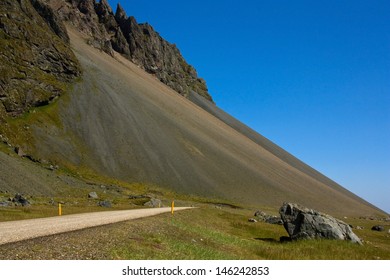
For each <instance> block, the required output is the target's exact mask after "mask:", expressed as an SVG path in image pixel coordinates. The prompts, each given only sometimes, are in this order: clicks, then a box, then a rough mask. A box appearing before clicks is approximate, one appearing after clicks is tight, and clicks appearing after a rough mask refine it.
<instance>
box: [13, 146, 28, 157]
mask: <svg viewBox="0 0 390 280" xmlns="http://www.w3.org/2000/svg"><path fill="white" fill-rule="evenodd" d="M15 153H16V154H17V155H18V156H20V157H25V156H27V154H26V153H25V152H24V151H23V150H22V148H20V147H15Z"/></svg>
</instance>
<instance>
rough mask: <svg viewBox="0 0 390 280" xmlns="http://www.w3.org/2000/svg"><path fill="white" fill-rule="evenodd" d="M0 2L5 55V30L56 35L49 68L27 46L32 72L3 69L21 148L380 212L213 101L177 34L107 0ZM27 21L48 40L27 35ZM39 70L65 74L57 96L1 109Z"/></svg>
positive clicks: (146, 176)
mask: <svg viewBox="0 0 390 280" xmlns="http://www.w3.org/2000/svg"><path fill="white" fill-rule="evenodd" d="M37 3H39V4H37ZM0 7H1V8H2V10H1V13H0V16H1V17H0V27H1V29H0V30H1V32H2V33H1V42H2V43H1V55H2V57H5V56H7V55H8V52H13V54H14V56H15V57H18V56H22V55H23V53H22V49H20V50H18V49H17V48H16V47H13V48H9V47H8V46H10V44H11V43H12V42H13V41H14V40H19V41H17V42H20V43H19V45H21V46H22V47H23V48H24V49H29V48H30V47H33V48H35V47H36V48H38V49H40V48H42V49H43V50H46V49H50V47H53V48H54V49H56V50H57V51H58V57H60V58H58V59H57V60H55V61H56V63H52V64H53V65H54V66H56V67H54V66H53V67H54V68H53V69H52V68H50V67H48V68H44V69H46V71H44V70H42V69H41V67H40V64H39V62H36V63H35V64H34V63H32V62H30V61H33V62H35V61H36V60H33V59H32V58H30V60H27V61H28V65H29V68H28V69H29V71H31V74H29V73H30V72H28V73H27V74H26V76H21V77H19V78H16V76H17V75H20V73H21V72H22V71H21V70H19V69H18V67H19V65H20V64H23V63H24V60H23V59H22V60H21V61H19V60H15V61H16V62H15V63H14V64H10V65H5V66H3V68H4V69H5V70H3V69H2V70H1V71H8V72H10V73H11V74H12V75H14V76H12V75H11V74H10V75H9V76H10V77H11V76H12V77H11V78H9V79H8V80H5V81H1V88H2V92H1V94H0V97H1V99H0V100H1V101H2V104H3V107H4V108H5V109H4V108H3V109H2V110H3V119H2V123H1V126H0V133H1V135H2V139H5V138H6V141H5V140H3V142H5V143H7V144H9V145H10V146H12V147H17V148H18V149H17V150H18V151H19V152H20V151H21V150H22V151H23V153H24V154H26V155H28V157H29V158H30V159H33V160H34V161H37V162H41V163H42V162H46V163H47V162H48V163H51V164H53V165H59V166H61V167H63V168H64V169H71V170H77V169H79V170H83V169H88V170H93V171H94V172H96V173H97V174H102V175H104V176H108V177H112V178H117V179H120V180H123V181H127V182H143V183H148V184H154V185H158V186H160V187H162V188H164V189H166V190H173V191H175V192H177V193H183V194H192V195H198V196H202V197H208V198H215V199H224V200H226V201H231V202H233V203H238V204H242V205H247V206H253V207H262V206H267V207H273V208H277V207H279V206H280V205H281V204H282V203H283V201H294V202H298V203H302V204H305V205H306V206H308V207H312V208H316V209H318V210H321V211H325V212H328V213H334V214H338V215H370V214H378V213H381V214H383V212H382V211H381V210H380V209H378V208H376V207H375V206H373V205H371V204H369V203H368V202H366V201H364V200H363V199H361V198H359V197H358V196H356V195H354V194H353V193H351V192H349V191H348V190H346V189H345V188H343V187H341V186H340V185H338V184H337V183H335V182H333V181H332V180H331V179H329V178H327V177H326V176H324V175H322V174H320V173H319V172H317V171H316V170H314V169H313V168H311V167H310V166H308V165H306V164H304V163H303V162H301V161H300V160H298V159H297V158H295V157H294V156H292V155H291V154H289V153H287V152H286V151H284V150H283V149H282V148H280V147H278V146H277V145H275V144H274V143H272V142H271V141H269V140H268V139H266V138H265V137H263V136H261V135H260V134H258V133H257V132H255V131H253V130H251V129H250V128H249V127H247V126H245V125H244V124H242V123H241V122H239V121H238V120H236V119H234V118H233V117H232V116H230V115H228V114H227V113H226V112H224V111H222V110H221V109H219V108H218V107H217V106H216V105H215V104H214V103H213V102H212V98H211V96H210V95H209V93H208V92H207V87H206V84H205V82H204V81H203V80H202V79H201V78H198V76H197V73H196V71H195V69H194V68H193V67H191V66H189V65H188V64H187V63H186V62H185V60H184V58H183V57H182V56H181V54H180V52H179V50H178V49H177V48H176V46H174V45H172V44H170V43H168V42H166V41H165V40H164V39H162V38H161V37H160V35H158V33H157V32H156V31H154V29H153V28H152V27H151V26H150V25H149V24H138V23H137V22H136V20H135V19H134V18H133V17H127V16H126V13H125V12H124V10H123V9H122V8H121V7H120V6H119V5H118V7H117V10H116V13H115V14H114V13H113V11H112V9H111V8H110V7H109V6H108V4H107V2H106V1H104V0H102V1H100V2H99V3H96V2H95V1H94V0H67V1H64V0H46V1H43V0H40V1H38V0H19V1H11V0H6V1H3V2H2V4H1V6H0ZM11 8H12V11H13V14H11V12H10V11H11ZM54 15H56V16H54ZM19 19H23V20H19ZM21 22H29V24H25V25H20V24H21ZM15 26H17V28H15V30H16V31H15V32H14V33H10V32H9V31H8V30H11V29H12V28H11V27H15ZM39 26H40V28H42V29H41V30H40V29H38V27H39ZM30 29H31V30H34V32H37V33H38V34H39V35H40V36H45V37H43V38H48V39H47V40H46V41H50V42H51V43H45V40H44V39H41V40H37V41H36V42H32V41H31V40H32V39H31V38H30V37H28V36H27V35H25V34H29V32H33V31H29V30H30ZM18 30H19V31H18ZM26 30H27V31H26ZM38 34H37V36H38ZM22 42H23V43H22ZM25 42H26V43H25ZM23 44H27V45H23ZM57 44H58V46H57ZM11 49H12V51H11ZM39 53H45V51H40V52H39ZM31 57H33V58H34V59H36V56H34V55H32V56H31ZM51 57H52V56H49V57H48V60H49V62H50V58H51ZM42 59H43V58H42ZM64 65H72V67H73V68H71V69H72V71H69V70H68V68H69V67H65V66H64ZM49 66H50V64H49ZM61 67H62V68H61ZM58 69H60V70H58ZM61 69H62V70H61ZM40 71H44V73H46V74H45V75H51V77H55V79H54V80H55V81H56V82H57V81H58V82H59V83H62V84H63V86H62V87H60V86H59V88H60V89H61V91H60V92H56V93H55V96H59V98H55V97H53V96H50V95H47V96H46V95H44V96H46V97H45V98H46V99H45V100H46V101H44V102H30V103H26V102H25V103H23V102H19V103H18V102H14V104H16V105H14V107H15V108H17V109H15V110H9V107H7V104H8V103H9V101H8V100H10V99H12V98H14V96H15V92H14V91H13V90H10V89H9V88H8V87H10V86H12V87H14V88H16V89H17V88H18V84H15V85H14V84H13V82H14V81H16V82H18V83H20V84H22V85H23V84H28V83H32V84H33V85H34V84H38V85H45V82H47V81H52V80H51V79H42V78H41V76H39V75H38V74H36V73H40ZM11 81H12V82H11ZM62 84H61V85H62ZM44 89H46V91H47V92H49V93H50V92H51V91H50V87H46V88H44ZM23 92H25V91H23ZM34 92H35V91H34V90H33V89H32V90H31V93H29V94H30V95H32V96H35V95H34ZM37 92H39V90H38V91H37ZM16 96H17V95H16ZM37 96H38V95H37ZM54 100H55V102H53V101H54ZM7 102H8V103H7ZM47 104H49V105H48V106H45V107H44V108H43V109H42V110H39V108H36V109H34V106H42V105H47ZM22 105H23V106H22ZM0 107H1V106H0ZM14 107H13V108H14ZM0 110H1V109H0ZM22 113H25V114H24V116H23V117H16V116H18V115H21V114H22ZM26 170H27V169H26ZM26 172H28V171H26ZM0 176H1V175H0ZM0 179H1V177H0ZM3 181H4V180H3ZM1 182H2V180H0V184H1ZM7 182H9V180H8V181H7ZM9 184H12V182H11V183H9ZM7 187H8V188H10V187H9V186H1V188H2V189H7ZM12 190H17V187H16V186H14V187H13V188H12ZM23 190H24V191H25V187H24V189H23Z"/></svg>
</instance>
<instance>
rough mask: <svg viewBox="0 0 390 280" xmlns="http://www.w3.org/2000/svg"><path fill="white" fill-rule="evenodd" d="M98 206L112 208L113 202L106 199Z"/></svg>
mask: <svg viewBox="0 0 390 280" xmlns="http://www.w3.org/2000/svg"><path fill="white" fill-rule="evenodd" d="M98 206H100V207H105V208H111V207H112V204H111V202H110V201H108V200H104V201H99V203H98Z"/></svg>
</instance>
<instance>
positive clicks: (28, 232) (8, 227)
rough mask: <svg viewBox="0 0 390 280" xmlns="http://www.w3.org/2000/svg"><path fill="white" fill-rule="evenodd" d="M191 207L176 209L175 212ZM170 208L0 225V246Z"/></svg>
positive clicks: (125, 219) (88, 214) (96, 213)
mask: <svg viewBox="0 0 390 280" xmlns="http://www.w3.org/2000/svg"><path fill="white" fill-rule="evenodd" d="M190 208H191V207H176V208H175V211H180V210H185V209H190ZM170 211H171V208H169V207H165V208H150V209H135V210H121V211H106V212H94V213H84V214H75V215H66V216H58V217H51V218H42V219H31V220H23V221H11V222H2V223H0V245H2V244H6V243H11V242H17V241H21V240H26V239H32V238H36V237H41V236H47V235H53V234H57V233H63V232H69V231H74V230H79V229H83V228H89V227H95V226H101V225H107V224H112V223H117V222H122V221H127V220H133V219H138V218H142V217H148V216H154V215H158V214H162V213H167V212H170Z"/></svg>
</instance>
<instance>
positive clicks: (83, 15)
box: [45, 0, 212, 101]
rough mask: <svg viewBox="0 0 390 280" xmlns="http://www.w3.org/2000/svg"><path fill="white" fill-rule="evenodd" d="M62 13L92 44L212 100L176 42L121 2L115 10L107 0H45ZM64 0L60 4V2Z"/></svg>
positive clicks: (178, 87)
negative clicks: (131, 14) (137, 18)
mask: <svg viewBox="0 0 390 280" xmlns="http://www.w3.org/2000/svg"><path fill="white" fill-rule="evenodd" d="M45 1H46V2H47V3H48V4H49V5H50V6H52V7H53V8H54V7H57V9H56V10H57V11H58V12H59V17H60V18H61V19H62V20H63V21H65V22H68V23H69V24H71V25H73V26H75V27H76V28H77V29H78V30H80V31H81V32H83V33H85V34H87V35H89V36H90V37H91V40H90V44H91V45H93V46H94V47H97V48H100V49H101V50H103V51H105V52H106V53H108V54H111V55H113V51H116V52H119V53H120V54H122V55H124V56H125V57H126V58H128V59H129V60H131V61H132V62H134V63H135V64H137V65H138V66H140V67H141V68H143V69H144V70H145V71H147V72H149V73H151V74H153V75H155V76H156V77H157V78H158V79H159V80H160V81H161V82H163V83H165V84H166V85H168V86H169V87H171V88H172V89H174V90H176V91H177V92H178V93H180V94H181V95H184V96H188V95H189V94H190V92H191V91H194V92H196V93H198V94H199V95H201V96H203V97H204V98H206V99H208V100H210V101H212V98H211V96H210V94H209V93H208V90H207V86H206V83H205V81H204V80H203V79H201V78H199V77H198V74H197V72H196V70H195V69H194V68H193V67H192V66H191V65H189V64H188V63H187V62H186V61H185V59H184V58H183V56H182V55H181V53H180V51H179V50H178V48H177V47H176V45H174V44H171V43H169V42H167V41H166V40H165V39H163V38H162V37H161V36H160V35H159V34H158V33H157V32H156V31H155V30H154V29H153V27H152V26H151V25H150V24H148V23H143V24H138V23H137V21H136V19H135V18H134V17H132V16H130V17H128V16H127V15H126V12H125V10H124V9H123V7H122V6H121V5H120V4H118V5H117V9H116V12H115V14H114V13H113V10H112V9H111V7H110V5H109V4H108V2H107V1H106V0H101V1H100V2H98V3H97V2H96V1H95V0H67V1H65V0H45ZM59 2H61V5H62V6H61V8H60V9H59V8H58V3H59Z"/></svg>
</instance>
